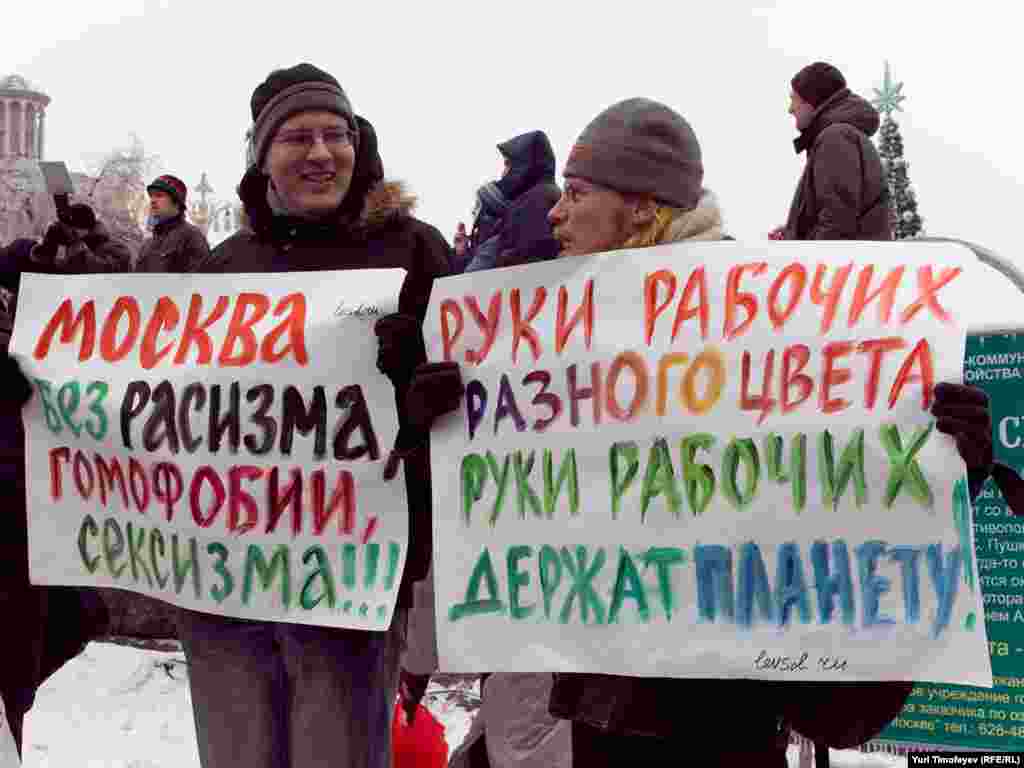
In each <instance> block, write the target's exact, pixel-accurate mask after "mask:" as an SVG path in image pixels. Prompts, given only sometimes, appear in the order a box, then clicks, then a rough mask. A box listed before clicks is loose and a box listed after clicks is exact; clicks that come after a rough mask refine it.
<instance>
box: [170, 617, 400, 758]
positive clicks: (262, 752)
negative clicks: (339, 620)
mask: <svg viewBox="0 0 1024 768" xmlns="http://www.w3.org/2000/svg"><path fill="white" fill-rule="evenodd" d="M405 620H406V613H405V612H404V611H396V613H395V617H394V620H393V622H392V625H391V629H390V630H388V631H387V632H362V631H358V630H344V629H328V628H324V627H312V626H304V625H299V624H283V623H278V622H269V621H267V622H265V621H245V620H240V619H229V618H225V617H222V616H214V615H212V614H203V613H197V612H194V611H186V610H183V611H181V613H180V618H179V622H178V624H179V637H180V639H181V642H182V645H183V647H184V649H185V655H186V657H187V659H188V664H189V681H190V685H191V689H192V711H193V715H194V717H195V724H196V738H197V741H198V745H199V758H200V763H201V764H202V766H203V768H320V767H321V766H323V768H328V767H330V768H390V765H391V718H392V714H393V711H394V705H395V696H396V693H397V686H398V661H399V656H400V654H401V650H402V646H403V644H404V639H405Z"/></svg>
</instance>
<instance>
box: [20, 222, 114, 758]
mask: <svg viewBox="0 0 1024 768" xmlns="http://www.w3.org/2000/svg"><path fill="white" fill-rule="evenodd" d="M130 261H131V251H130V250H129V249H128V247H127V246H126V245H124V244H123V243H118V242H116V241H114V240H112V239H111V238H110V236H109V235H108V234H107V233H106V229H105V227H103V225H102V224H101V223H99V222H97V221H96V217H95V214H94V213H93V211H92V209H91V208H89V206H87V205H84V204H76V205H72V206H70V208H69V209H68V215H66V216H65V221H64V222H56V223H54V224H52V225H51V226H50V227H49V228H48V229H47V231H46V235H45V236H44V237H43V240H42V241H41V242H36V241H34V240H31V239H28V238H21V239H18V240H15V241H14V242H12V243H11V244H10V245H8V246H7V247H6V248H0V289H2V290H3V291H4V293H5V295H6V296H7V297H8V301H7V303H6V306H5V307H3V308H2V309H0V610H2V611H3V613H4V615H6V616H11V617H16V621H14V622H13V623H11V625H10V626H9V627H8V628H7V629H6V630H5V631H4V632H3V633H2V634H0V696H2V697H3V703H4V708H5V710H6V714H7V722H8V724H9V726H10V728H11V733H12V734H13V736H14V742H15V745H16V746H17V748H18V751H19V752H20V751H21V747H22V728H23V723H24V718H25V714H26V713H27V712H28V711H29V709H31V707H32V703H33V701H34V700H35V693H36V690H37V689H38V687H39V686H40V685H42V684H43V683H44V682H45V681H46V679H47V678H49V677H50V675H52V674H53V673H54V672H56V671H57V670H58V669H60V668H61V667H62V666H63V665H64V663H65V662H67V661H69V660H70V659H73V658H74V657H75V656H77V655H78V654H79V653H81V651H82V649H83V648H85V646H86V644H87V643H88V642H89V641H90V640H92V639H94V638H96V637H100V636H102V635H104V634H105V633H106V630H107V627H108V624H109V620H110V616H109V614H108V612H107V609H106V605H105V604H104V602H103V600H102V598H101V597H100V596H99V594H98V593H97V592H96V591H95V590H90V589H86V588H78V587H67V586H58V587H41V586H34V585H32V584H31V583H30V582H29V573H28V520H27V512H26V495H25V488H26V485H25V432H24V428H23V425H22V420H21V409H22V407H23V406H24V404H25V403H26V402H27V401H28V400H29V398H30V397H31V394H32V386H31V384H30V382H29V381H28V380H27V379H26V377H25V376H24V374H23V373H22V372H21V368H20V366H19V365H18V363H17V361H16V360H15V359H14V358H13V357H11V356H10V354H9V349H8V347H9V344H10V337H11V333H12V331H13V327H14V319H15V309H16V302H17V294H18V292H19V291H20V290H21V277H22V274H23V273H25V272H35V273H41V274H68V275H72V274H94V273H99V274H107V273H112V272H127V271H128V270H129V268H130Z"/></svg>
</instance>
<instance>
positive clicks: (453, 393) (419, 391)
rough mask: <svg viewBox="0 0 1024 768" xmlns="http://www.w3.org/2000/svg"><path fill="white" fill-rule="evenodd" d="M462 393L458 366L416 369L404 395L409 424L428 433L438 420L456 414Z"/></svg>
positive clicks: (464, 389) (455, 364)
mask: <svg viewBox="0 0 1024 768" xmlns="http://www.w3.org/2000/svg"><path fill="white" fill-rule="evenodd" d="M465 391H466V388H465V387H463V386H462V371H461V369H460V368H459V364H458V363H424V364H423V365H421V366H419V367H418V368H417V369H416V373H415V374H414V375H413V377H412V381H411V382H410V383H409V390H408V392H406V395H405V407H406V412H407V413H408V417H409V423H410V424H411V425H412V426H413V427H414V428H415V429H418V430H423V431H424V432H429V431H430V428H431V427H432V426H433V424H434V421H435V420H436V419H437V418H438V417H439V416H443V415H444V414H446V413H451V412H452V411H456V410H458V408H459V403H460V402H461V401H462V395H463V394H464V393H465Z"/></svg>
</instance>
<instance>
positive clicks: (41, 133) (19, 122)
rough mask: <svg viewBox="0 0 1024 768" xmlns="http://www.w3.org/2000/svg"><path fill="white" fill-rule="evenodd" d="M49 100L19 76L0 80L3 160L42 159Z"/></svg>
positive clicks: (0, 142) (1, 150)
mask: <svg viewBox="0 0 1024 768" xmlns="http://www.w3.org/2000/svg"><path fill="white" fill-rule="evenodd" d="M49 105H50V97H49V96H47V95H46V94H45V93H42V92H41V91H39V90H37V89H36V88H33V87H32V86H31V85H29V83H28V81H26V80H25V78H23V77H21V76H19V75H8V76H7V77H4V78H2V79H0V159H3V158H19V157H21V158H27V159H29V160H43V159H44V156H45V150H46V108H47V107H48V106H49Z"/></svg>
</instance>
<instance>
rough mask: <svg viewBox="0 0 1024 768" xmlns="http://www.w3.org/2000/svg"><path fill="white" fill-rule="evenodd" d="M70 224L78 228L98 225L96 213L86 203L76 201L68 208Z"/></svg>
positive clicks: (90, 227) (89, 227)
mask: <svg viewBox="0 0 1024 768" xmlns="http://www.w3.org/2000/svg"><path fill="white" fill-rule="evenodd" d="M68 224H70V225H71V226H72V227H76V228H78V229H92V228H93V227H95V226H96V214H95V212H93V210H92V208H90V207H89V206H88V205H86V204H85V203H75V204H74V205H72V206H71V207H70V208H68Z"/></svg>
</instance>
